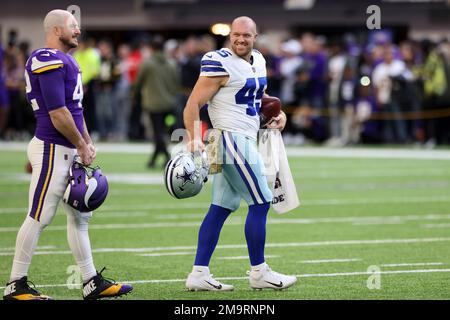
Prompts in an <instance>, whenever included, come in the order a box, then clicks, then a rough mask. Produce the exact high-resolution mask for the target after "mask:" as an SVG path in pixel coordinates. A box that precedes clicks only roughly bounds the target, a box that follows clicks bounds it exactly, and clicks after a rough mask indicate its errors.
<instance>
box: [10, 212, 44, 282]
mask: <svg viewBox="0 0 450 320" xmlns="http://www.w3.org/2000/svg"><path fill="white" fill-rule="evenodd" d="M44 227H45V225H43V224H41V223H40V222H39V221H37V220H34V219H33V218H31V217H29V216H27V217H26V218H25V221H24V222H23V224H22V226H21V227H20V230H19V232H18V233H17V238H16V250H15V253H14V260H13V265H12V269H11V276H10V278H9V282H11V281H15V280H18V279H20V278H22V277H24V276H26V275H27V274H28V269H29V267H30V263H31V259H32V258H33V254H34V251H35V250H36V246H37V243H38V240H39V236H40V234H41V232H42V230H43V229H44Z"/></svg>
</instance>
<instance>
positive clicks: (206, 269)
mask: <svg viewBox="0 0 450 320" xmlns="http://www.w3.org/2000/svg"><path fill="white" fill-rule="evenodd" d="M192 272H205V273H208V274H209V267H205V266H194V267H192Z"/></svg>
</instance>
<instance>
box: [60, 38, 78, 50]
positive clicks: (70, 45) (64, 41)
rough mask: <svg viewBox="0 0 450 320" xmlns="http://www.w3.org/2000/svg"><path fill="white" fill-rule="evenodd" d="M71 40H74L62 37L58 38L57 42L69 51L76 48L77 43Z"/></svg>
mask: <svg viewBox="0 0 450 320" xmlns="http://www.w3.org/2000/svg"><path fill="white" fill-rule="evenodd" d="M73 39H74V38H69V37H64V36H61V37H59V41H61V43H62V44H63V45H64V46H66V47H67V48H69V49H73V48H76V47H78V43H76V42H73Z"/></svg>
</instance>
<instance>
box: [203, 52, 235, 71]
mask: <svg viewBox="0 0 450 320" xmlns="http://www.w3.org/2000/svg"><path fill="white" fill-rule="evenodd" d="M228 75H229V74H228V71H227V70H226V69H225V67H224V65H223V64H222V62H221V61H220V59H219V58H218V56H217V54H216V53H214V52H213V51H211V52H208V53H206V54H205V55H204V56H203V58H202V62H201V68H200V76H203V77H217V76H228Z"/></svg>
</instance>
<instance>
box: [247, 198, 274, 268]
mask: <svg viewBox="0 0 450 320" xmlns="http://www.w3.org/2000/svg"><path fill="white" fill-rule="evenodd" d="M269 208H270V204H269V203H263V204H254V205H251V206H249V207H248V214H247V220H246V221H245V239H246V240H247V248H248V255H249V257H250V264H251V265H252V266H257V265H259V264H262V263H263V262H264V261H265V259H264V246H265V243H266V220H267V212H269Z"/></svg>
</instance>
